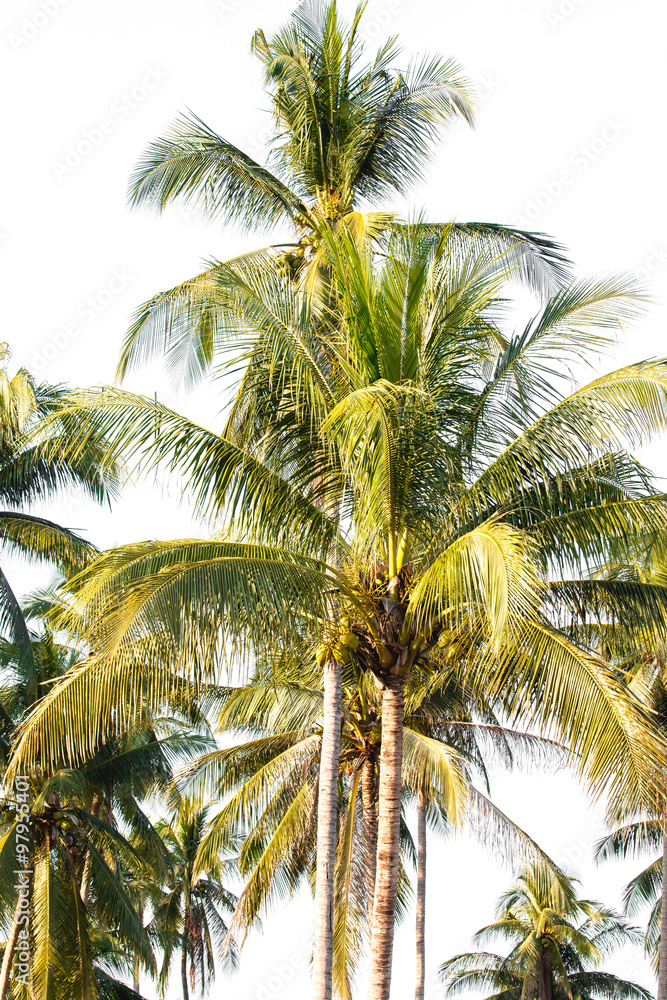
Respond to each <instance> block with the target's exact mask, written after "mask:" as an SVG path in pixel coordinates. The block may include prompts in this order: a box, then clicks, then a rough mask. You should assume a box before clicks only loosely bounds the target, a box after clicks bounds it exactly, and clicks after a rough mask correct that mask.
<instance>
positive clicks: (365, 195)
mask: <svg viewBox="0 0 667 1000" xmlns="http://www.w3.org/2000/svg"><path fill="white" fill-rule="evenodd" d="M364 8H365V4H363V3H362V4H360V5H359V6H358V7H357V9H356V12H355V14H354V17H353V20H352V23H351V25H350V26H349V27H346V26H345V25H344V24H343V23H342V22H341V21H340V19H339V17H338V12H337V7H336V3H335V2H333V3H328V4H324V3H321V2H318V0H314V2H312V3H308V2H306V3H303V4H302V5H301V6H300V7H299V8H298V10H297V11H296V12H295V14H294V15H293V17H292V19H291V21H290V22H289V23H288V25H286V26H285V27H284V28H283V29H282V30H280V31H278V32H277V33H276V34H275V36H274V37H272V38H269V39H267V37H266V36H265V34H264V33H263V32H262V31H258V32H257V33H256V35H255V38H254V41H253V49H254V52H255V54H256V55H257V56H258V58H259V59H260V61H261V62H262V64H263V65H264V67H265V80H266V85H267V87H268V88H269V90H270V92H271V95H272V111H273V119H274V123H275V126H276V133H277V136H280V137H281V138H277V139H276V142H274V143H273V149H272V157H271V159H272V163H271V167H270V168H269V167H267V166H265V165H263V164H260V163H258V162H256V161H255V160H254V159H253V158H252V157H249V156H248V155H247V154H245V153H244V152H243V151H242V150H240V149H239V148H237V147H236V146H235V145H233V144H232V143H230V142H228V141H227V140H225V139H224V138H223V137H222V136H220V135H219V134H217V133H216V132H215V131H214V130H213V129H211V128H210V127H208V126H207V125H206V124H205V123H204V122H203V121H201V119H199V118H198V117H197V116H194V115H191V116H188V117H185V118H182V119H180V120H179V121H178V122H177V123H176V125H175V127H174V129H173V130H172V132H171V134H169V135H168V136H166V137H165V138H161V139H157V140H156V141H155V142H153V143H152V145H151V146H150V147H149V149H148V150H147V151H146V153H145V155H144V157H143V159H142V161H141V162H140V164H139V166H138V168H137V170H136V172H135V175H134V177H133V178H132V181H131V186H130V193H131V199H132V202H133V203H134V204H146V205H149V206H151V207H155V208H157V209H158V210H162V209H164V208H165V207H166V206H167V205H168V204H169V203H170V202H172V201H174V200H180V201H181V202H183V203H185V204H186V205H190V206H196V207H198V208H201V209H203V210H204V212H205V214H206V215H207V216H209V217H214V218H215V217H218V218H219V217H222V218H225V219H227V220H234V221H236V222H240V223H241V224H242V225H244V226H245V227H247V228H252V229H258V228H259V229H262V228H266V227H269V228H272V227H275V226H276V225H277V224H281V223H282V224H283V225H285V224H286V225H287V226H289V229H290V231H291V233H290V239H291V242H290V243H288V244H285V243H284V242H282V243H281V245H280V246H277V247H273V248H269V250H268V251H260V252H259V253H257V254H250V255H246V257H245V258H244V260H243V263H244V265H245V266H246V267H248V268H250V269H252V268H253V266H254V264H255V263H258V264H259V266H260V267H261V266H262V265H263V264H264V263H265V261H266V260H267V259H270V260H271V261H272V263H273V265H274V267H276V268H278V269H279V270H281V271H283V272H284V271H285V269H287V271H288V272H289V273H290V275H291V276H292V277H293V278H294V279H297V280H300V281H302V282H304V283H305V284H306V285H313V284H315V283H316V282H317V281H318V279H320V280H321V279H322V278H323V270H325V269H323V268H322V255H321V253H320V251H319V248H318V244H319V242H320V240H321V233H322V229H323V226H324V227H327V226H329V225H331V224H332V223H335V222H337V221H340V220H343V219H344V220H346V222H347V224H348V225H349V226H350V227H351V228H353V229H354V230H355V231H356V232H357V233H358V235H359V236H360V238H368V239H371V240H372V239H376V238H377V237H378V236H379V235H380V234H381V233H383V232H386V231H387V229H393V228H395V226H396V221H395V220H394V219H393V218H392V215H391V213H387V212H383V211H379V212H378V211H371V212H366V213H361V212H360V211H359V203H360V202H364V201H365V202H372V201H373V200H376V199H378V198H379V197H382V196H385V195H386V194H388V193H391V194H394V193H395V192H404V191H405V190H406V189H407V188H409V186H410V185H411V183H413V182H414V181H415V180H417V179H418V178H420V177H421V176H422V174H423V169H424V166H425V164H426V162H427V160H428V157H429V154H430V151H431V149H432V147H433V145H434V143H435V142H436V141H437V139H438V138H439V137H440V136H441V135H442V134H443V132H444V130H445V129H446V127H447V125H448V124H449V123H450V122H451V121H452V120H453V119H454V118H456V117H457V116H460V117H462V118H463V119H464V120H466V121H468V122H469V123H471V122H472V102H471V94H470V88H469V85H468V83H467V81H466V80H465V78H464V77H463V76H462V73H461V70H460V69H459V67H458V66H457V65H456V64H455V63H454V62H453V61H451V60H448V61H445V60H442V59H440V58H438V57H433V58H424V59H422V60H421V61H414V62H413V64H412V65H411V66H410V67H409V69H408V70H407V72H402V73H401V72H397V71H396V70H395V69H394V62H395V60H396V58H397V57H398V55H399V50H398V48H397V45H396V40H395V39H392V40H390V41H388V42H387V43H386V44H385V45H383V46H382V47H381V48H380V50H379V51H378V52H377V54H376V56H375V58H374V59H373V60H371V61H369V62H366V61H365V57H364V53H363V44H362V42H361V41H360V38H359V26H360V22H361V19H362V16H363V12H364ZM442 228H443V227H441V226H435V227H434V230H435V231H441V230H442ZM453 230H454V232H455V233H456V236H457V239H458V241H459V244H460V249H461V252H462V253H463V254H465V253H470V252H475V251H476V250H477V249H478V248H479V247H480V246H492V247H493V248H494V252H495V253H496V254H497V255H498V256H500V257H503V258H504V259H505V261H506V263H510V262H511V263H513V264H514V265H515V269H516V271H517V273H520V274H521V275H522V276H523V277H524V278H526V279H527V280H528V281H529V283H530V284H531V285H532V286H533V287H535V288H537V289H539V290H541V291H544V290H545V289H546V288H549V287H553V286H554V285H555V284H557V283H558V282H559V281H560V280H561V279H562V278H563V276H564V274H565V273H566V267H565V261H564V258H563V257H562V254H561V252H560V248H559V247H557V246H556V245H555V244H553V243H552V242H550V241H549V240H548V239H546V238H545V237H543V236H537V235H535V234H530V233H523V232H520V231H518V230H516V229H514V228H511V227H503V226H499V225H495V224H483V223H466V224H457V225H456V226H455V227H453ZM226 271H227V267H226V265H224V264H217V263H214V264H213V265H212V266H209V267H208V268H207V269H206V271H204V272H203V273H202V274H200V275H198V276H196V277H195V278H193V279H190V280H188V281H186V282H184V283H183V284H181V285H179V286H177V287H176V288H174V289H171V290H169V291H167V292H164V293H160V294H158V295H157V296H155V297H154V298H153V299H151V300H150V301H149V302H148V303H146V304H145V305H144V306H142V307H141V308H140V309H139V310H138V313H137V316H136V319H135V322H134V323H133V325H132V327H131V329H130V330H129V332H128V335H127V338H126V342H125V345H124V350H123V354H122V358H121V362H120V365H119V375H120V376H122V375H123V374H124V373H125V372H126V371H127V369H128V367H129V366H130V365H132V364H136V363H137V361H141V360H143V359H145V358H146V357H147V356H148V355H150V354H151V353H155V352H156V351H164V352H165V353H166V355H167V358H168V362H169V366H170V367H171V368H172V369H173V371H174V373H175V374H176V376H177V378H181V377H185V378H186V379H187V378H192V377H194V378H196V377H198V376H199V375H200V374H201V373H202V371H206V370H207V369H208V368H209V367H210V366H211V364H212V363H213V362H214V359H216V358H217V357H218V356H219V353H220V350H221V349H223V351H224V343H225V332H226V327H227V323H228V319H229V308H228V298H229V294H230V291H231V289H230V288H229V287H228V285H227V281H226ZM325 284H326V282H325ZM325 294H326V293H325ZM324 672H325V676H326V677H327V678H328V679H329V683H328V684H327V686H326V694H327V697H326V712H327V718H328V719H329V721H330V722H332V723H333V720H334V719H335V718H336V717H337V713H338V705H339V696H340V691H339V678H338V670H337V669H336V668H335V667H333V666H330V665H329V664H326V665H325V666H324ZM324 739H325V743H326V745H327V750H328V753H327V754H326V755H323V758H322V766H323V773H322V776H321V782H320V809H319V815H320V834H321V837H320V839H321V843H320V847H319V851H318V858H319V860H320V870H319V875H318V890H317V893H316V909H317V911H318V919H317V921H316V948H315V962H314V970H315V980H316V984H317V985H316V991H317V994H318V996H321V997H322V998H324V997H326V996H329V995H330V978H331V977H330V954H331V935H332V933H333V924H332V910H331V908H332V897H331V893H332V886H333V883H332V878H333V867H332V866H333V844H334V830H333V826H332V824H333V816H334V814H335V808H334V798H335V795H334V789H333V778H334V775H335V771H336V765H335V758H336V754H337V751H338V744H337V737H336V730H335V729H330V727H329V726H326V727H325V733H324Z"/></svg>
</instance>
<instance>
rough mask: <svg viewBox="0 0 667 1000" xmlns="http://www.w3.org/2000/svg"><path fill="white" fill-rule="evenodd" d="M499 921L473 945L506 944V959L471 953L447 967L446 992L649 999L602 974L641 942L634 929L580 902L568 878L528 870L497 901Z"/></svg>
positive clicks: (513, 998) (543, 998)
mask: <svg viewBox="0 0 667 1000" xmlns="http://www.w3.org/2000/svg"><path fill="white" fill-rule="evenodd" d="M496 917H497V919H496V920H495V921H494V923H492V924H489V925H488V927H483V928H482V930H480V931H478V932H477V934H476V935H475V941H476V942H486V941H493V940H495V939H501V940H503V941H506V942H507V943H508V944H509V945H510V946H511V950H510V952H509V954H508V955H507V956H502V955H497V954H493V953H489V952H473V953H470V954H466V955H457V956H456V957H455V958H451V959H449V960H448V961H447V962H444V963H443V965H442V966H441V970H440V973H441V977H442V980H443V982H444V983H445V988H446V993H447V995H454V994H457V993H461V992H464V991H467V990H475V991H479V990H482V991H490V993H489V998H490V997H495V998H499V997H503V998H505V1000H522V998H529V1000H533V998H535V1000H553V998H556V997H560V998H563V1000H564V998H565V997H573V996H576V997H581V998H582V1000H598V998H599V1000H604V998H606V997H609V996H615V997H620V998H624V1000H650V998H651V994H650V993H649V991H648V990H646V989H644V988H643V987H641V986H638V985H637V984H636V983H632V982H628V981H627V980H623V979H619V978H618V977H617V976H614V975H612V974H611V973H608V972H601V971H599V966H600V964H601V962H603V961H604V960H605V959H607V958H608V957H609V956H610V955H611V954H613V952H614V951H616V950H617V949H618V948H620V947H622V946H623V945H624V944H626V943H635V942H636V941H637V940H638V939H639V937H640V935H639V932H638V930H637V928H635V927H631V926H629V925H628V924H627V923H626V921H625V920H624V919H623V918H622V917H621V916H619V915H618V914H617V913H615V912H614V911H613V910H609V909H607V908H605V907H602V906H600V904H599V903H592V902H590V901H589V900H586V899H579V898H578V896H577V894H576V891H575V885H574V882H573V880H568V881H563V880H557V879H554V878H553V876H552V873H551V872H549V871H548V870H546V869H545V868H544V867H542V866H540V865H534V866H531V867H530V868H527V869H526V870H524V871H523V872H521V874H520V875H519V876H518V878H517V879H516V881H515V882H514V884H513V885H512V887H511V888H510V889H509V890H508V892H506V893H505V894H504V895H503V896H502V897H501V899H500V901H499V903H498V910H497V913H496Z"/></svg>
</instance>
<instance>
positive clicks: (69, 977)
mask: <svg viewBox="0 0 667 1000" xmlns="http://www.w3.org/2000/svg"><path fill="white" fill-rule="evenodd" d="M31 611H32V609H31V608H29V609H28V612H27V617H28V620H30V617H31ZM22 613H23V614H24V615H26V609H23V611H22ZM28 634H29V637H30V642H31V646H32V649H31V655H30V657H26V656H24V655H23V647H22V645H21V644H20V643H8V642H7V641H3V642H2V644H1V645H0V663H1V664H2V669H3V681H4V683H3V686H2V689H1V692H0V697H1V700H2V708H3V721H4V723H5V730H6V733H5V740H7V736H9V738H10V739H11V735H12V729H14V731H15V727H16V724H17V721H18V720H20V718H21V716H22V715H23V713H24V712H25V711H26V710H27V709H29V708H30V707H31V701H30V697H31V692H34V693H33V702H35V701H36V700H37V699H38V697H39V696H40V695H41V693H42V692H43V691H44V689H47V690H48V688H49V687H50V686H51V685H53V683H54V682H55V681H56V680H57V679H58V678H59V677H62V676H64V675H65V674H66V673H67V671H69V670H72V669H73V668H75V667H76V663H77V660H78V659H79V657H77V654H76V652H75V651H74V650H72V649H70V648H69V647H67V646H63V645H61V644H59V643H57V641H56V639H55V637H54V635H53V632H52V631H51V630H50V628H49V627H48V625H47V626H46V627H45V628H43V629H42V630H39V631H34V630H33V629H31V630H30V631H29V633H28ZM134 744H135V747H134V751H135V752H134V755H133V756H134V758H135V764H138V765H141V764H142V763H143V765H144V788H143V792H144V794H145V793H146V771H147V765H148V760H147V759H146V758H147V757H148V758H150V764H151V778H150V781H151V785H152V786H153V787H155V784H154V783H155V780H156V772H155V769H156V767H157V772H158V774H159V772H160V770H162V772H163V773H164V759H160V757H161V755H160V753H159V747H157V746H156V745H155V743H154V742H153V743H151V741H150V739H149V740H147V739H146V736H145V734H144V738H143V739H141V738H139V739H137V738H136V737H135V738H134ZM140 747H141V749H140ZM124 749H125V756H126V757H127V751H128V750H130V747H129V746H126V747H125V748H124ZM4 752H5V759H6V749H5V751H4ZM104 756H105V757H106V761H105V764H106V767H101V764H102V762H101V761H100V760H95V759H92V760H88V761H87V762H86V763H85V764H84V766H83V767H82V768H80V769H79V770H77V771H76V772H73V771H61V772H59V773H57V774H55V775H52V776H50V777H49V776H48V775H47V774H44V772H43V771H41V772H40V770H38V769H36V770H35V771H34V772H33V777H31V779H30V780H29V782H28V781H27V779H26V780H24V781H23V782H22V788H24V789H26V790H27V791H26V792H25V795H24V798H27V799H28V800H29V801H28V802H27V803H26V806H25V807H24V809H23V810H22V811H21V815H20V816H19V813H18V807H17V805H16V803H15V801H14V798H15V792H14V791H13V790H12V789H11V787H6V789H5V791H4V794H3V800H4V801H3V809H4V811H3V823H2V826H3V829H2V838H1V840H0V886H1V888H0V903H1V905H2V910H3V911H4V912H3V916H5V917H6V918H7V919H8V921H9V933H8V942H7V945H6V947H5V951H4V955H3V962H2V969H1V971H0V996H1V997H2V1000H5V997H6V996H7V995H8V990H9V988H10V976H11V971H12V965H13V960H14V956H15V952H16V949H17V946H18V934H19V931H20V930H21V925H22V923H24V921H23V919H22V918H23V916H24V913H25V910H23V909H21V902H24V901H22V900H19V905H16V903H17V901H16V890H15V886H14V883H15V882H16V881H17V879H16V875H15V874H12V873H13V872H14V869H15V868H16V858H17V857H18V856H19V854H18V853H17V852H18V851H19V849H20V850H23V851H25V850H26V847H25V846H24V845H28V847H27V850H28V854H27V855H25V857H24V860H25V862H26V863H25V869H26V873H27V881H28V884H29V886H30V893H29V900H30V906H29V909H28V911H27V912H28V914H29V918H30V922H29V924H28V927H29V929H30V954H31V961H30V967H29V970H27V969H26V973H27V976H26V978H29V980H30V989H31V990H33V991H36V994H37V995H40V996H44V997H52V998H53V1000H61V998H62V1000H64V998H65V997H70V996H72V995H76V994H77V991H78V992H79V994H80V995H85V996H90V997H97V996H98V995H99V996H108V997H118V998H122V997H123V995H126V996H127V997H128V998H129V997H130V996H131V995H135V996H138V994H133V993H132V991H126V990H125V988H124V987H123V986H122V983H120V982H118V981H117V980H116V979H115V977H114V976H113V975H112V972H118V971H120V972H121V974H122V972H123V971H124V970H126V968H127V963H126V961H124V960H123V959H122V957H121V956H122V953H123V950H124V951H125V953H127V948H128V946H130V947H131V949H132V952H133V953H134V954H135V955H136V956H137V957H138V959H139V961H140V962H141V963H142V964H143V966H144V967H146V968H149V969H150V968H152V967H153V965H154V960H153V955H152V949H151V946H150V943H149V941H148V938H147V937H146V934H145V931H144V930H143V928H142V926H141V923H140V922H139V921H138V920H137V916H136V913H135V912H134V909H133V907H132V906H131V904H130V902H129V900H128V897H127V895H126V893H125V890H124V886H123V877H122V875H121V874H120V866H121V865H122V864H124V865H125V866H126V867H127V866H131V867H133V868H134V869H142V868H144V867H145V865H146V861H145V860H144V858H145V855H140V854H139V852H138V851H137V850H136V849H135V848H132V847H131V845H130V843H129V842H128V841H127V839H126V838H125V837H124V836H123V835H122V834H121V833H120V832H119V830H118V828H117V824H116V823H115V822H114V819H113V816H112V815H111V802H112V794H111V788H110V785H109V772H110V771H112V770H113V760H112V758H113V751H112V750H111V748H110V747H106V748H105V752H104ZM121 756H122V755H121ZM159 764H161V765H162V767H161V768H160V767H159ZM105 772H106V779H105ZM96 775H98V776H99V778H100V779H101V780H99V781H96V778H95V776H96ZM119 779H120V772H117V773H116V775H115V784H116V785H118V782H119ZM139 781H140V778H139V774H137V775H136V777H135V780H134V789H135V790H136V788H137V785H138V783H139ZM28 786H29V787H28ZM125 794H126V795H127V790H126V793H125ZM103 802H104V805H105V807H106V808H100V807H101V806H102V803H103ZM23 812H27V813H28V814H29V820H28V822H27V823H26V822H25V820H24V817H23ZM105 812H106V815H105ZM132 812H133V822H134V825H135V827H138V826H141V825H142V824H141V822H140V819H139V817H141V816H143V814H142V812H141V809H140V808H139V805H138V803H136V802H135V809H134V810H133V811H132ZM26 831H28V833H26ZM142 846H143V847H144V848H145V847H146V846H147V845H146V843H144V844H143V845H142ZM93 921H94V922H95V924H96V926H97V927H98V928H99V930H100V934H99V939H97V938H96V935H95V934H94V933H93V931H92V922H93ZM15 985H16V984H15ZM16 988H18V987H16ZM12 995H13V994H12Z"/></svg>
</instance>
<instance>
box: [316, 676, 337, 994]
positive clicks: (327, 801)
mask: <svg viewBox="0 0 667 1000" xmlns="http://www.w3.org/2000/svg"><path fill="white" fill-rule="evenodd" d="M340 711H341V707H340V663H335V662H333V661H330V662H329V663H327V665H326V667H325V668H324V720H323V726H322V750H321V755H320V779H319V796H318V802H317V876H316V882H315V941H314V949H313V998H314V1000H331V997H332V993H333V980H332V967H333V923H334V868H335V864H336V820H337V817H338V759H339V757H340Z"/></svg>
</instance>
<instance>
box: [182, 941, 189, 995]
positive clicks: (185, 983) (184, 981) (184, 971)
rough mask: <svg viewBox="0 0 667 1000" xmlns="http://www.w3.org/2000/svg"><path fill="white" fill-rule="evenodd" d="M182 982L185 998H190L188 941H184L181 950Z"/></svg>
mask: <svg viewBox="0 0 667 1000" xmlns="http://www.w3.org/2000/svg"><path fill="white" fill-rule="evenodd" d="M181 983H182V984H183V1000H188V942H187V939H186V940H185V941H184V942H183V950H182V951H181Z"/></svg>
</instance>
